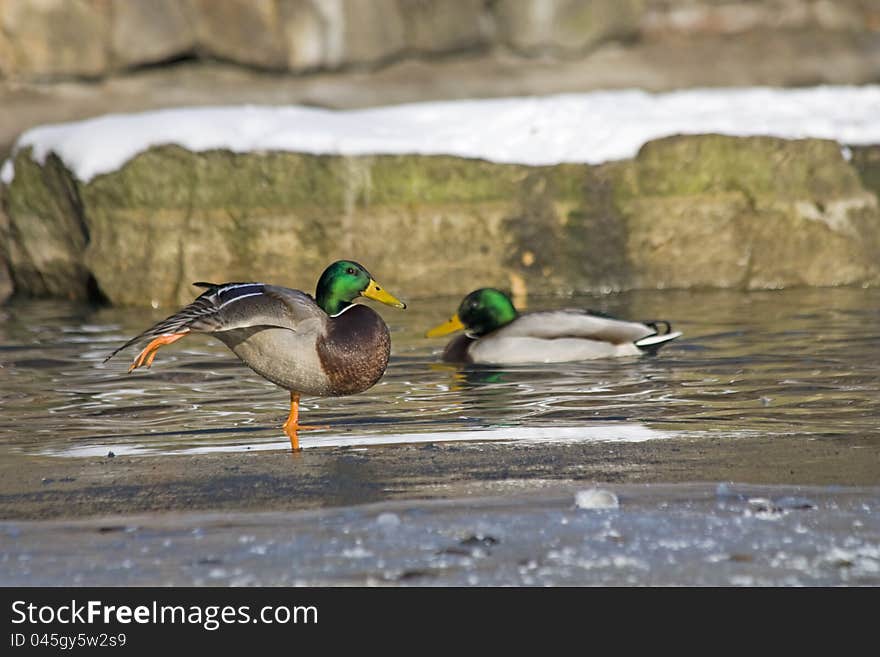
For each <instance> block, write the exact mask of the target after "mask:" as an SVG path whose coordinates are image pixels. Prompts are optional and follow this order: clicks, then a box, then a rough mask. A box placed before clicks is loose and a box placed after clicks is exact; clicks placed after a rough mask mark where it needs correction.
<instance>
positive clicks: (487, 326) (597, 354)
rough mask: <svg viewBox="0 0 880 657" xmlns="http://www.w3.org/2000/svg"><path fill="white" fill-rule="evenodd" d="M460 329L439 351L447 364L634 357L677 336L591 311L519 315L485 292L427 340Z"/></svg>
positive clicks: (657, 324)
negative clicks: (458, 333) (460, 331)
mask: <svg viewBox="0 0 880 657" xmlns="http://www.w3.org/2000/svg"><path fill="white" fill-rule="evenodd" d="M661 327H662V328H663V331H662V332H661ZM461 329H465V330H466V333H465V334H464V335H459V336H457V337H455V338H453V339H452V340H451V341H450V342H449V344H448V345H446V349H445V350H444V351H443V360H444V361H446V362H449V363H486V364H498V365H513V364H524V363H562V362H567V361H578V360H589V359H593V358H608V357H614V356H637V355H639V354H643V353H645V352H654V351H657V349H659V348H660V347H661V346H662V345H664V344H666V343H667V342H669V341H670V340H674V339H675V338H677V337H678V336H680V335H681V333H680V332H672V327H671V326H670V325H669V322H667V321H665V320H657V321H651V322H628V321H624V320H620V319H615V318H613V317H610V316H608V315H605V314H603V313H599V312H595V311H592V310H580V309H573V308H566V309H564V310H545V311H540V312H530V313H523V314H520V313H518V312H517V310H516V308H514V306H513V302H512V301H511V300H510V298H509V297H508V296H507V295H506V294H504V293H503V292H500V291H499V290H495V289H493V288H488V287H487V288H482V289H479V290H474V291H473V292H471V293H470V294H469V295H467V296H466V297H465V298H464V300H463V301H462V302H461V305H459V307H458V313H457V314H455V315H453V316H452V318H451V319H450V320H449V321H447V322H444V323H443V324H440V325H439V326H435V327H434V328H432V329H431V330H430V331H428V333H427V337H429V338H433V337H437V336H440V335H447V334H448V333H452V332H453V331H458V330H461Z"/></svg>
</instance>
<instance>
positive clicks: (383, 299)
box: [361, 278, 406, 308]
mask: <svg viewBox="0 0 880 657" xmlns="http://www.w3.org/2000/svg"><path fill="white" fill-rule="evenodd" d="M361 296H364V297H367V299H373V300H374V301H378V302H380V303H384V304H387V305H389V306H393V307H395V308H406V304H405V303H404V302H403V301H401V300H400V299H398V298H397V297H396V296H394V295H393V294H390V293H388V292H386V291H385V290H383V289H382V288H381V287H379V284H378V283H377V282H376V281H374V280H373V279H372V278H371V279H370V284H369V285H368V286H367V289H366V290H364V291H363V292H361Z"/></svg>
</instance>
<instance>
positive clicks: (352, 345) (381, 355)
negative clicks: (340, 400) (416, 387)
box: [316, 304, 391, 395]
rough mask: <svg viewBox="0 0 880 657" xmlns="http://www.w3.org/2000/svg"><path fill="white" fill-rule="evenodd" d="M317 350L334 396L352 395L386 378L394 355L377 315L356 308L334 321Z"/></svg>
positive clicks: (332, 318)
mask: <svg viewBox="0 0 880 657" xmlns="http://www.w3.org/2000/svg"><path fill="white" fill-rule="evenodd" d="M316 348H317V351H318V358H320V360H321V367H322V369H323V370H324V372H326V374H327V377H328V378H329V380H330V384H331V388H332V394H334V395H351V394H354V393H356V392H362V391H364V390H366V389H367V388H370V387H372V386H373V385H374V384H375V383H376V382H377V381H378V380H379V379H380V378H382V374H384V373H385V368H386V367H387V365H388V357H389V355H390V353H391V337H390V336H389V334H388V327H387V326H385V322H384V321H382V318H381V317H379V315H378V314H377V313H376V312H375V311H373V310H372V309H371V308H368V307H367V306H364V305H361V304H355V306H354V307H352V308H349V309H348V310H346V311H345V312H343V313H342V314H341V315H338V316H336V317H331V318H330V321H329V322H328V324H327V334H326V335H325V336H321V337H320V338H318V341H317V344H316Z"/></svg>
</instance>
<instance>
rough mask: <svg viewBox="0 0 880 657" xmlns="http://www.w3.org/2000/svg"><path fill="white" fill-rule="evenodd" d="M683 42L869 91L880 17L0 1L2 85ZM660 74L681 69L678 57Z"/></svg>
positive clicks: (428, 3) (602, 3) (418, 2)
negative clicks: (824, 70)
mask: <svg viewBox="0 0 880 657" xmlns="http://www.w3.org/2000/svg"><path fill="white" fill-rule="evenodd" d="M682 40H685V41H688V40H689V41H694V42H700V43H705V45H706V48H705V50H706V53H707V55H708V56H709V57H710V59H708V60H707V61H708V63H709V64H712V63H713V62H715V63H717V62H718V61H719V53H723V49H724V48H726V47H728V46H730V45H731V42H740V43H741V44H743V45H745V46H747V47H743V48H741V49H740V55H741V56H743V57H746V58H749V57H752V56H753V57H754V58H755V59H754V61H755V63H759V62H760V59H761V58H763V59H766V58H767V56H768V54H777V55H781V56H785V57H786V58H787V60H788V61H789V62H790V64H791V65H792V66H793V67H794V69H793V70H792V73H791V75H792V76H794V77H796V76H798V75H804V72H805V71H806V70H814V69H815V65H814V63H810V62H807V64H808V68H804V65H803V63H802V62H800V61H799V60H800V59H801V58H802V56H806V58H807V59H808V60H809V59H810V57H809V54H810V53H813V54H814V55H816V54H818V56H819V57H820V58H825V59H826V60H827V59H828V56H829V53H831V52H832V51H839V52H843V53H847V54H848V55H849V57H848V58H843V59H839V60H837V61H836V64H835V66H836V69H837V70H836V72H835V71H832V70H831V69H830V68H829V70H828V75H829V76H831V79H829V80H827V81H829V82H834V81H837V82H846V81H854V80H850V79H849V78H852V77H853V76H865V75H868V76H869V77H868V78H866V79H876V78H877V72H878V68H877V66H878V62H877V58H876V52H875V51H876V49H877V44H878V40H880V6H878V3H876V2H872V1H868V0H496V1H494V2H484V1H483V0H455V1H454V2H450V1H449V0H40V1H39V2H35V1H33V0H4V1H3V2H0V75H3V76H6V77H7V78H14V79H20V80H41V79H64V78H77V77H84V78H100V77H104V76H108V75H112V74H114V73H119V72H120V71H125V70H130V69H133V68H137V67H142V66H148V65H155V64H157V63H163V62H171V61H175V60H179V59H181V58H198V59H218V60H223V61H229V62H234V63H236V64H238V65H241V66H243V67H252V68H257V69H263V70H270V71H290V72H294V73H308V72H314V71H320V70H339V69H346V68H364V67H368V68H370V67H377V66H381V65H383V64H387V63H389V62H392V61H399V60H402V59H424V58H432V57H436V56H438V55H443V56H450V55H453V56H454V55H463V54H468V53H472V52H474V51H489V50H493V51H504V52H507V53H510V54H512V55H514V56H519V57H544V58H550V59H553V58H557V59H560V60H567V59H571V58H573V57H586V56H588V55H590V54H591V53H592V52H594V51H595V50H596V49H597V48H599V47H600V46H602V45H603V44H608V43H613V44H616V47H618V48H623V49H630V48H634V47H638V46H646V45H647V46H649V47H650V46H652V45H656V44H664V45H665V46H668V47H669V49H670V52H674V51H675V49H676V47H677V45H680V42H681V41H682ZM710 44H712V46H713V47H709V45H710ZM756 50H757V51H759V52H755V51H756ZM647 52H656V49H654V50H653V51H650V50H649V51H647ZM713 53H714V54H713ZM750 53H753V54H751V55H750ZM863 57H864V58H867V59H865V61H864V62H862V63H860V62H859V61H858V60H859V59H860V58H863ZM845 60H846V62H848V63H846V62H845ZM841 62H845V68H846V70H841ZM668 63H669V64H670V65H673V66H683V65H685V62H683V61H678V62H676V61H675V56H674V55H673V56H672V58H671V59H670V60H669V62H668ZM719 68H721V70H720V71H718V72H719V73H722V74H723V68H724V67H723V66H722V67H719ZM759 70H760V68H759ZM871 71H873V73H871ZM673 74H674V73H673ZM812 74H815V71H814V73H812ZM871 75H873V77H871ZM793 81H794V82H798V80H796V79H795V80H793ZM862 81H864V79H863V80H862ZM800 82H801V83H803V82H806V80H800Z"/></svg>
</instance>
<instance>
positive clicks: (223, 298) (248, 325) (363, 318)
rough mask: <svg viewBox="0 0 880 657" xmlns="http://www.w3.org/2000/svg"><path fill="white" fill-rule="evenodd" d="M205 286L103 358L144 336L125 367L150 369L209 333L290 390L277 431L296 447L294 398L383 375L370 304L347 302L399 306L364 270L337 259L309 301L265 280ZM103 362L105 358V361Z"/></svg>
mask: <svg viewBox="0 0 880 657" xmlns="http://www.w3.org/2000/svg"><path fill="white" fill-rule="evenodd" d="M194 285H196V286H198V287H204V288H208V289H207V291H206V292H203V293H202V294H201V296H199V297H198V298H197V299H196V300H195V301H193V302H192V303H191V304H189V305H188V306H186V307H185V308H183V309H181V310H180V311H178V312H176V313H175V314H173V315H171V316H170V317H168V318H166V319H164V320H162V321H161V322H159V323H158V324H156V325H155V326H153V327H152V328H150V329H148V330H146V331H144V332H143V333H141V334H140V335H138V336H137V337H135V338H133V339H131V340H129V341H128V342H126V343H125V344H124V345H122V346H121V347H119V349H117V350H116V351H114V352H113V353H112V354H110V355H109V356H108V357H107V360H110V359H111V358H113V356H115V355H116V354H117V353H119V352H120V351H122V350H123V349H125V348H126V347H128V346H130V345H133V344H135V343H136V342H139V341H141V340H145V339H148V338H151V341H150V343H149V344H148V345H147V346H146V347H145V348H144V349H143V351H141V353H140V354H139V355H138V357H137V358H135V359H134V362H133V363H132V364H131V367H129V369H128V371H129V372H131V371H132V370H135V369H137V368H139V367H150V365H151V364H152V363H153V359H154V358H155V357H156V351H157V350H158V349H159V348H160V347H162V346H164V345H167V344H171V343H173V342H177V341H178V340H180V339H181V338H183V337H185V336H187V335H189V334H190V333H193V332H195V333H210V334H212V335H213V336H215V337H216V338H218V339H219V340H220V341H221V342H223V344H225V345H226V346H227V347H229V348H230V349H232V351H233V352H234V353H235V355H236V356H238V357H239V358H240V359H241V360H243V361H244V362H245V364H246V365H247V366H248V367H250V368H251V369H252V370H253V371H254V372H256V373H257V374H259V375H260V376H262V377H263V378H264V379H267V380H269V381H271V382H272V383H274V384H275V385H277V386H280V387H282V388H284V389H285V390H288V391H290V415H289V416H288V418H287V421H286V422H285V423H284V432H285V433H286V434H287V436H288V437H289V438H290V445H291V447H292V448H293V450H294V451H296V450H298V449H299V439H298V437H297V430H298V429H305V428H308V427H305V426H302V425H300V424H299V398H300V395H315V396H318V397H338V396H342V395H353V394H355V393H358V392H363V391H364V390H366V389H367V388H370V387H371V386H373V385H374V384H375V383H376V382H377V381H378V380H379V379H380V378H381V377H382V374H384V372H385V367H386V366H387V365H388V357H389V355H390V353H391V338H390V336H389V334H388V327H387V326H386V325H385V322H384V321H382V318H381V317H380V316H379V315H378V313H376V312H375V311H374V310H373V309H371V308H369V307H367V306H364V305H362V304H357V303H352V302H353V301H354V300H355V299H356V298H357V297H359V296H364V297H367V298H368V299H375V300H376V301H380V302H382V303H385V304H388V305H389V306H394V307H395V308H406V304H405V303H403V302H402V301H399V300H398V299H397V298H395V297H394V296H392V295H391V294H389V293H388V292H386V291H385V290H383V289H382V288H381V287H379V285H378V284H377V283H376V281H375V280H373V277H372V276H370V273H369V272H368V271H367V270H366V269H364V267H363V266H362V265H360V264H358V263H356V262H352V261H350V260H340V261H337V262H334V263H333V264H332V265H330V266H329V267H327V269H325V270H324V273H323V274H322V275H321V278H320V280H318V285H317V289H316V292H315V298H314V299H313V298H312V297H311V295H309V294H306V293H305V292H301V291H299V290H292V289H290V288H286V287H277V286H274V285H267V284H266V283H223V284H216V283H194ZM105 362H106V361H105Z"/></svg>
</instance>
